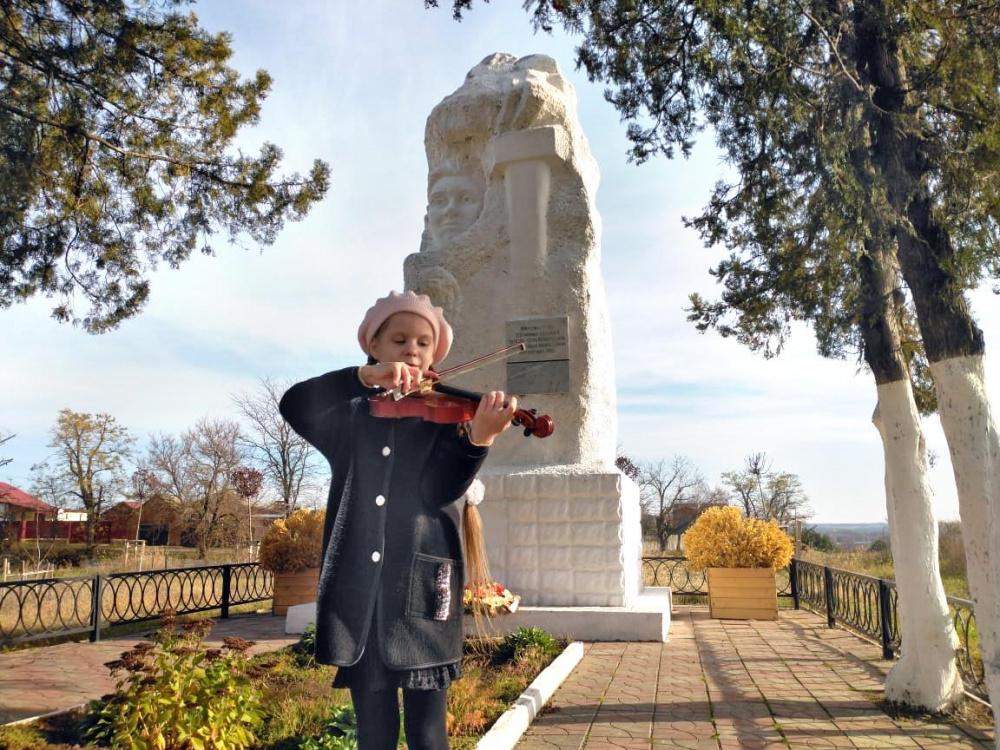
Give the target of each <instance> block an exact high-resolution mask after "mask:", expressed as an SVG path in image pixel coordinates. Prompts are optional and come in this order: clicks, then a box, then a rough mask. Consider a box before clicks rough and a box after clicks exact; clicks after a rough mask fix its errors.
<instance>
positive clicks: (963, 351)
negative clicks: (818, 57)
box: [856, 0, 1000, 750]
mask: <svg viewBox="0 0 1000 750" xmlns="http://www.w3.org/2000/svg"><path fill="white" fill-rule="evenodd" d="M856 7H857V8H859V9H861V11H862V12H860V13H859V14H858V19H859V23H858V24H857V25H856V28H857V32H858V37H859V39H860V40H862V43H861V44H860V45H859V62H860V63H861V66H860V69H861V70H862V72H863V73H864V79H865V80H864V82H865V83H866V84H868V85H870V86H871V87H872V102H873V103H874V104H875V105H876V107H877V109H873V111H872V113H871V115H870V116H871V127H872V144H871V146H872V155H873V159H874V161H875V163H876V165H877V167H878V173H879V175H880V177H881V180H882V184H883V185H884V187H885V197H886V198H887V201H888V204H889V206H891V208H892V210H893V212H894V213H895V217H896V218H895V219H894V220H893V227H894V235H895V238H896V240H897V242H898V258H899V265H900V268H901V270H902V273H903V278H904V279H905V280H906V284H907V286H908V287H909V288H910V292H911V293H912V295H913V306H914V309H915V310H916V314H917V322H918V324H919V326H920V336H921V339H922V340H923V345H924V351H925V352H926V354H927V359H928V361H929V362H930V370H931V374H932V375H933V378H934V382H935V390H936V393H937V400H938V412H939V414H940V416H941V424H942V426H943V427H944V432H945V438H946V439H947V441H948V450H949V452H950V453H951V459H952V466H953V468H954V472H955V482H956V485H957V489H958V499H959V510H960V512H961V515H962V534H963V538H964V541H965V548H966V560H967V561H968V575H969V588H970V590H971V592H972V598H973V601H974V602H975V614H976V627H977V631H978V632H979V636H980V650H981V653H982V658H983V667H984V672H985V674H986V683H987V688H988V690H989V694H990V701H991V703H992V705H993V709H994V711H993V714H994V721H995V722H996V729H997V735H996V743H997V748H998V750H1000V650H998V649H1000V633H998V628H1000V604H998V602H1000V574H998V572H997V567H998V565H1000V540H998V537H1000V493H998V490H1000V487H998V482H1000V467H998V460H1000V444H998V441H997V434H996V428H995V426H994V424H993V419H992V416H991V415H990V406H989V399H988V398H987V396H986V390H985V387H984V378H983V369H982V354H983V351H984V348H985V345H984V341H983V335H982V331H981V330H980V329H979V327H978V326H977V325H976V322H975V320H973V318H972V315H971V313H970V312H969V308H968V304H967V302H966V300H965V296H964V293H963V290H964V289H965V288H966V286H967V284H968V283H969V281H970V277H969V275H968V274H966V275H964V276H962V275H960V274H962V272H963V268H962V264H963V262H966V263H967V260H966V261H959V258H958V256H959V253H958V249H957V248H956V246H955V243H954V242H953V238H952V237H951V235H950V234H949V231H948V228H947V226H946V225H945V224H943V223H942V222H940V221H939V220H938V217H937V216H936V215H935V211H936V210H938V209H937V208H936V207H935V200H934V196H933V195H932V194H931V190H932V186H933V184H934V182H935V180H934V174H933V171H932V168H931V167H932V164H933V163H934V156H933V154H930V153H929V152H928V144H927V142H926V141H924V140H923V138H922V135H921V132H920V130H919V129H918V128H914V127H912V123H911V122H908V119H907V118H908V117H909V115H911V114H912V113H913V112H914V111H916V107H915V106H914V105H915V101H914V99H913V95H912V91H913V89H912V87H911V86H910V84H909V82H908V80H907V70H906V68H905V66H904V65H903V62H902V56H901V55H900V54H899V50H898V48H897V46H896V44H895V41H894V40H893V39H892V38H891V37H890V36H888V35H887V34H885V33H884V29H885V28H887V26H888V24H889V23H891V22H892V19H893V16H892V12H891V11H890V9H889V8H888V6H887V4H886V3H884V2H881V0H875V1H873V2H871V3H867V4H863V5H862V4H858V5H856ZM908 124H909V125H911V126H910V127H907V125H908Z"/></svg>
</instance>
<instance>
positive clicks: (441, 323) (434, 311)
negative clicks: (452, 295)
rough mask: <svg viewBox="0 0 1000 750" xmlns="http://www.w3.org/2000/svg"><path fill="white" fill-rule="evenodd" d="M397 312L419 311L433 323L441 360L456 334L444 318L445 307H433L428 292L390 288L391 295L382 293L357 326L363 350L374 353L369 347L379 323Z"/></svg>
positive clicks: (435, 347) (435, 351)
mask: <svg viewBox="0 0 1000 750" xmlns="http://www.w3.org/2000/svg"><path fill="white" fill-rule="evenodd" d="M398 312H409V313H414V314H416V315H419V316H420V317H421V318H424V319H425V320H426V321H427V322H428V323H430V324H431V328H432V329H433V330H434V362H435V363H438V362H441V361H442V360H444V358H445V357H447V356H448V350H450V349H451V342H452V339H453V338H454V334H453V333H452V330H451V326H450V325H448V321H447V320H445V319H444V310H442V309H441V308H440V307H434V305H433V304H432V303H431V298H430V297H428V296H427V295H426V294H414V293H413V292H403V293H402V294H400V293H399V292H395V291H393V292H389V296H388V297H381V298H379V299H378V300H376V302H375V304H374V305H372V306H371V307H369V308H368V312H366V313H365V319H364V320H362V321H361V326H360V327H359V328H358V343H359V344H361V351H363V352H364V353H365V354H371V351H370V348H371V344H372V339H373V338H375V334H376V333H377V332H378V329H379V327H380V326H381V325H382V324H383V323H385V321H387V320H388V319H389V316H390V315H394V314H395V313H398Z"/></svg>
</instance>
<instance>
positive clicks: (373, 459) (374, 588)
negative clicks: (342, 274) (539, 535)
mask: <svg viewBox="0 0 1000 750" xmlns="http://www.w3.org/2000/svg"><path fill="white" fill-rule="evenodd" d="M357 372H358V368H357V367H350V368H347V369H344V370H337V371H335V372H330V373H327V374H326V375H321V376H319V377H315V378H312V379H310V380H306V381H303V382H301V383H296V384H295V385H293V386H292V387H291V388H289V389H288V391H287V392H286V393H285V395H284V396H283V397H282V399H281V406H280V408H281V414H282V416H283V417H284V418H285V419H286V420H287V421H288V423H289V424H290V425H291V426H292V428H293V429H294V430H295V431H296V432H297V433H298V434H299V435H301V436H302V437H303V438H305V439H306V440H307V441H309V443H310V444H312V445H313V446H315V447H316V449H317V450H319V451H320V452H321V453H322V454H323V455H324V456H325V457H326V458H327V460H328V461H329V462H330V467H331V469H332V471H333V479H332V481H331V483H330V492H329V497H328V499H327V510H326V524H325V527H324V530H323V562H322V568H321V571H320V578H319V591H318V593H317V602H316V660H317V661H318V662H320V663H321V664H335V665H338V666H349V665H351V664H354V663H356V662H357V661H358V660H359V659H360V658H361V653H362V650H363V648H364V644H365V641H366V638H367V636H368V627H369V624H370V623H372V622H373V617H374V622H375V626H376V627H377V628H378V630H377V631H376V635H377V640H378V643H379V645H380V652H381V656H382V660H383V661H384V662H385V664H386V665H387V666H388V667H390V668H391V669H399V670H402V669H421V668H426V667H432V666H438V665H441V664H449V663H453V662H456V661H459V660H460V659H461V656H462V585H463V570H462V547H461V541H460V534H459V531H460V528H461V509H460V508H459V507H457V504H456V502H455V501H456V500H458V499H459V498H460V497H461V496H462V494H463V493H464V492H465V490H466V489H468V486H469V484H471V482H472V480H473V479H474V478H475V475H476V472H477V471H478V470H479V466H480V464H482V462H483V459H484V458H485V457H486V452H487V451H486V448H481V447H477V446H474V445H472V444H471V443H470V442H469V441H468V440H467V439H466V438H465V437H462V436H460V434H459V431H458V429H457V428H456V426H455V425H436V424H433V423H431V422H425V421H422V420H420V419H417V418H406V419H384V418H378V417H373V416H371V414H369V411H368V403H367V397H368V396H369V395H370V394H371V391H369V390H368V389H366V388H365V387H364V386H363V385H362V384H361V382H360V381H359V380H358V376H357ZM376 601H378V607H377V608H376V606H375V605H376Z"/></svg>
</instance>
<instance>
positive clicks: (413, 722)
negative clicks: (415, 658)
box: [351, 688, 448, 750]
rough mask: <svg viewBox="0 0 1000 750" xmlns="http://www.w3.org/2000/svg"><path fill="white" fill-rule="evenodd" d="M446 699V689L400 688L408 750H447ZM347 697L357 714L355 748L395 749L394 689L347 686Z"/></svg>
mask: <svg viewBox="0 0 1000 750" xmlns="http://www.w3.org/2000/svg"><path fill="white" fill-rule="evenodd" d="M447 698H448V691H447V689H445V690H404V691H403V725H404V727H405V728H406V744H407V746H408V747H409V748H410V750H448V731H447V727H446V719H445V712H446V707H447ZM351 700H352V701H353V702H354V713H355V715H356V716H357V717H358V750H395V748H396V743H398V742H399V697H398V696H397V691H396V688H390V689H389V690H358V689H355V688H351Z"/></svg>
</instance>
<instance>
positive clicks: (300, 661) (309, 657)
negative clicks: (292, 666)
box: [292, 622, 316, 667]
mask: <svg viewBox="0 0 1000 750" xmlns="http://www.w3.org/2000/svg"><path fill="white" fill-rule="evenodd" d="M292 652H293V653H294V654H295V663H296V665H297V666H300V667H312V666H315V665H316V624H315V623H312V622H311V623H309V624H308V625H306V629H305V631H304V632H303V633H302V637H301V638H299V642H298V643H296V644H295V645H294V646H292Z"/></svg>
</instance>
